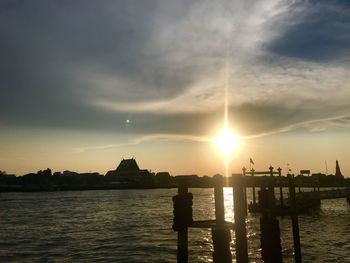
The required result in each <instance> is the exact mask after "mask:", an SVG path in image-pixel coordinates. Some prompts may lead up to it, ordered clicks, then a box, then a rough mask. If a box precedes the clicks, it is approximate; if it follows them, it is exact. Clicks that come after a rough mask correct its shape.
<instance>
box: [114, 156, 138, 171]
mask: <svg viewBox="0 0 350 263" xmlns="http://www.w3.org/2000/svg"><path fill="white" fill-rule="evenodd" d="M139 170H140V168H139V166H138V165H137V163H136V160H135V159H134V158H132V159H123V160H122V161H121V162H120V164H119V165H118V167H117V170H116V171H117V172H119V173H120V172H131V171H139Z"/></svg>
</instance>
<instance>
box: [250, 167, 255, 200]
mask: <svg viewBox="0 0 350 263" xmlns="http://www.w3.org/2000/svg"><path fill="white" fill-rule="evenodd" d="M254 172H255V170H254V169H252V170H251V173H252V177H254ZM252 191H253V205H254V206H256V196H255V186H254V185H253V187H252Z"/></svg>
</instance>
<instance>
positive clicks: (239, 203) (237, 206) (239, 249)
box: [232, 174, 248, 263]
mask: <svg viewBox="0 0 350 263" xmlns="http://www.w3.org/2000/svg"><path fill="white" fill-rule="evenodd" d="M232 183H233V203H234V219H235V238H236V259H237V262H238V263H247V262H248V245H247V229H246V222H245V219H246V204H245V203H244V202H246V200H245V194H244V188H245V182H244V180H243V177H242V175H238V174H235V175H232Z"/></svg>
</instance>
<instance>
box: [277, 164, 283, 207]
mask: <svg viewBox="0 0 350 263" xmlns="http://www.w3.org/2000/svg"><path fill="white" fill-rule="evenodd" d="M277 171H278V178H279V180H280V206H281V207H283V206H284V201H283V188H282V185H281V184H282V173H281V171H282V169H281V167H278V169H277Z"/></svg>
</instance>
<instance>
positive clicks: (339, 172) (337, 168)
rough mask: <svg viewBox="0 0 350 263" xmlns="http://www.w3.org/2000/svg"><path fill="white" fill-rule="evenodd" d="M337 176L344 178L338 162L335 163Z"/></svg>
mask: <svg viewBox="0 0 350 263" xmlns="http://www.w3.org/2000/svg"><path fill="white" fill-rule="evenodd" d="M335 176H336V177H338V178H339V177H341V178H343V175H342V173H341V171H340V167H339V162H338V160H336V161H335Z"/></svg>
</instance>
